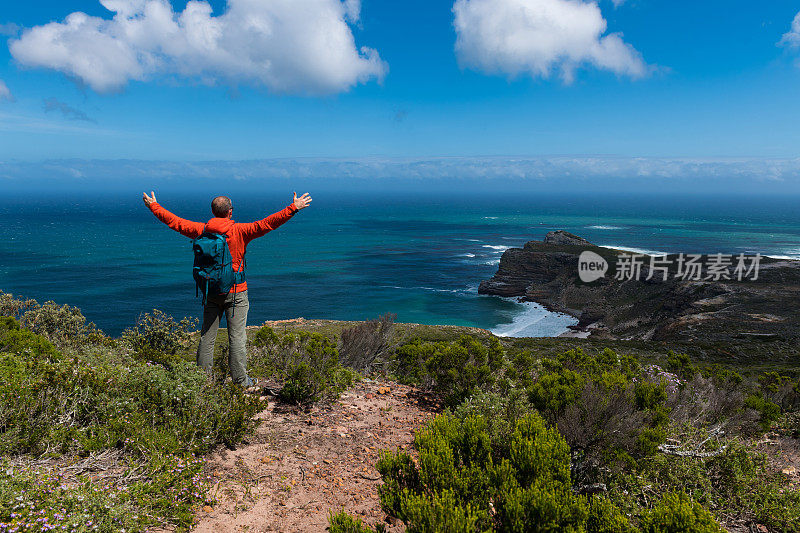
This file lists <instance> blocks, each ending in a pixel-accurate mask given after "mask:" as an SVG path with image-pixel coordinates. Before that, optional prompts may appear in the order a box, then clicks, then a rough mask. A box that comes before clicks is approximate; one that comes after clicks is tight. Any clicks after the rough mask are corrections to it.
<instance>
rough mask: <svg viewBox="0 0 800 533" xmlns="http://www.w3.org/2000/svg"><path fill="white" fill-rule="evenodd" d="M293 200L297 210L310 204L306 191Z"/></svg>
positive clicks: (295, 196) (295, 194)
mask: <svg viewBox="0 0 800 533" xmlns="http://www.w3.org/2000/svg"><path fill="white" fill-rule="evenodd" d="M151 194H152V193H151ZM153 201H155V197H153ZM293 202H294V206H295V207H296V208H297V210H298V211H299V210H301V209H305V208H306V207H308V206H309V205H311V197H310V196H309V195H308V193H303V196H301V197H300V198H298V197H297V193H294V200H293Z"/></svg>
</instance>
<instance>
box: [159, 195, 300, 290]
mask: <svg viewBox="0 0 800 533" xmlns="http://www.w3.org/2000/svg"><path fill="white" fill-rule="evenodd" d="M150 211H152V212H153V214H154V215H155V216H156V217H157V218H158V220H160V221H161V222H163V223H164V224H166V225H167V226H169V227H170V228H172V229H174V230H175V231H177V232H178V233H180V234H181V235H184V236H186V237H189V238H190V239H194V238H196V237H199V236H200V234H201V233H203V228H204V227H206V226H207V229H208V231H211V232H214V233H225V234H227V236H228V248H229V249H230V251H231V259H232V260H233V269H234V270H236V271H238V270H239V266H240V265H241V263H242V258H243V257H244V252H245V250H246V249H247V243H249V242H250V241H252V240H253V239H255V238H257V237H261V236H263V235H264V234H266V233H267V232H270V231H272V230H274V229H276V228H277V227H278V226H280V225H281V224H283V223H284V222H286V221H287V220H289V219H290V218H292V216H293V215H294V214H295V213H297V208H296V207H295V206H294V203H292V204H289V205H288V206H286V207H285V208H284V209H283V210H281V211H278V212H277V213H273V214H271V215H270V216H268V217H267V218H265V219H262V220H257V221H256V222H249V223H246V224H240V223H238V222H234V221H233V220H232V219H230V218H217V217H214V218H212V219H211V220H209V221H208V223H207V224H203V223H202V222H192V221H191V220H186V219H184V218H180V217H178V216H175V215H174V214H172V213H170V212H169V211H167V210H166V209H164V208H163V207H161V206H160V205H159V204H158V203H157V202H153V203H152V204H150ZM233 290H234V289H231V291H233ZM246 290H247V282H245V283H241V284H239V285H236V290H235V292H242V291H246Z"/></svg>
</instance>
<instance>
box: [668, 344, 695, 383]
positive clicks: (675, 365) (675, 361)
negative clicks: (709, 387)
mask: <svg viewBox="0 0 800 533" xmlns="http://www.w3.org/2000/svg"><path fill="white" fill-rule="evenodd" d="M667 370H669V371H670V372H674V373H675V374H677V375H678V376H679V377H681V378H683V379H691V378H692V377H693V376H694V375H695V374H697V372H699V370H698V368H697V367H696V366H695V365H693V364H692V362H691V360H690V358H689V356H688V355H686V354H685V353H675V352H673V351H672V350H670V352H669V354H668V355H667Z"/></svg>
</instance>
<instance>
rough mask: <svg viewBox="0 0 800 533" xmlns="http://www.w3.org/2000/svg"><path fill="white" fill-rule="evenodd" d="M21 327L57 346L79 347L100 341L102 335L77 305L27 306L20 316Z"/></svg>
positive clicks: (49, 304) (47, 304)
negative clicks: (87, 321) (87, 320)
mask: <svg viewBox="0 0 800 533" xmlns="http://www.w3.org/2000/svg"><path fill="white" fill-rule="evenodd" d="M20 323H21V325H22V327H24V328H25V329H27V330H30V331H32V332H33V333H37V334H39V335H42V336H44V337H45V338H47V339H48V340H49V341H50V342H52V343H53V344H55V345H56V346H59V347H76V348H78V347H80V346H81V345H83V344H86V343H88V344H96V343H98V342H102V341H103V339H104V336H103V334H102V332H100V330H98V329H97V327H96V326H95V325H94V324H93V323H91V322H90V323H88V324H87V323H86V317H84V316H83V313H81V310H80V309H78V308H77V307H70V306H68V305H62V306H59V305H57V304H56V303H55V302H52V301H50V302H45V303H44V304H42V305H34V306H31V307H30V308H28V309H27V310H26V311H25V312H24V313H23V314H22V317H21V318H20Z"/></svg>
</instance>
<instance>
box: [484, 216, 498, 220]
mask: <svg viewBox="0 0 800 533" xmlns="http://www.w3.org/2000/svg"><path fill="white" fill-rule="evenodd" d="M483 218H486V219H489V220H497V217H483Z"/></svg>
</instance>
